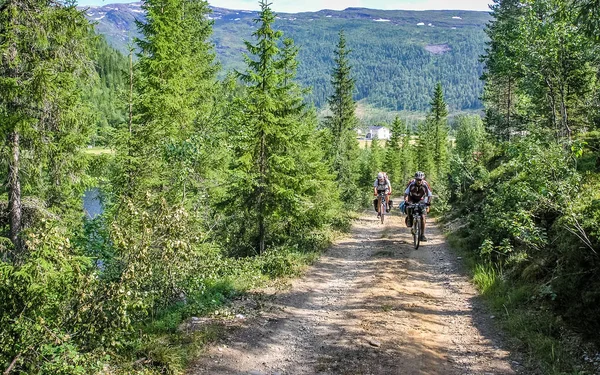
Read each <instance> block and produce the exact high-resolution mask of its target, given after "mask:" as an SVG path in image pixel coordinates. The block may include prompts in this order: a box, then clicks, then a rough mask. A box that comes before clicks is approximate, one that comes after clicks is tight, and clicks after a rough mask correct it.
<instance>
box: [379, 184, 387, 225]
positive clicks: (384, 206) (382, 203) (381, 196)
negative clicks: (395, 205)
mask: <svg viewBox="0 0 600 375" xmlns="http://www.w3.org/2000/svg"><path fill="white" fill-rule="evenodd" d="M385 196H386V192H385V191H382V192H379V193H378V194H377V202H378V203H379V218H380V219H381V224H383V218H384V216H385V214H386V212H387V204H386V203H385Z"/></svg>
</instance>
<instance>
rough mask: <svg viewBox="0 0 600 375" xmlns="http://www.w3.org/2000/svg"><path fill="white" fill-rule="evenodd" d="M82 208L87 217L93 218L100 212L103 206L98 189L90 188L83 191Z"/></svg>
mask: <svg viewBox="0 0 600 375" xmlns="http://www.w3.org/2000/svg"><path fill="white" fill-rule="evenodd" d="M83 210H84V211H85V216H86V217H87V218H88V219H93V218H95V217H96V216H98V215H100V214H102V212H103V211H104V207H102V201H101V200H100V189H98V188H91V189H88V190H86V191H85V193H84V194H83Z"/></svg>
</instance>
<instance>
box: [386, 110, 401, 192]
mask: <svg viewBox="0 0 600 375" xmlns="http://www.w3.org/2000/svg"><path fill="white" fill-rule="evenodd" d="M405 129H406V125H405V124H404V122H403V121H402V120H400V118H399V117H398V116H396V118H395V119H394V121H393V122H392V126H391V132H392V135H391V136H390V139H389V141H388V142H387V143H386V147H385V149H386V154H385V167H384V169H385V170H386V171H387V173H388V176H389V177H390V182H391V183H392V185H396V184H402V183H403V182H404V181H405V180H404V177H403V176H401V172H400V171H401V169H400V167H401V164H402V159H401V158H402V146H401V144H400V142H401V140H402V137H403V132H404V131H405Z"/></svg>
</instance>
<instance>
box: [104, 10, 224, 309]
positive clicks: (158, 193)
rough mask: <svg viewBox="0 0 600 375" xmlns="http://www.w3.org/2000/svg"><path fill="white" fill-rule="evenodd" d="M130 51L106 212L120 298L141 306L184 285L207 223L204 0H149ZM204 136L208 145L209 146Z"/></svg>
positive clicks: (164, 299)
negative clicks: (122, 292) (134, 49)
mask: <svg viewBox="0 0 600 375" xmlns="http://www.w3.org/2000/svg"><path fill="white" fill-rule="evenodd" d="M142 8H143V9H144V10H145V11H146V20H145V22H144V23H138V26H139V29H140V32H141V34H142V36H143V38H142V39H139V40H137V43H138V47H139V53H138V60H137V62H136V63H135V64H134V63H133V58H132V57H133V56H130V74H129V77H128V78H129V79H128V81H129V82H128V84H129V92H128V99H127V102H128V103H127V107H128V111H129V113H128V121H127V123H126V124H123V126H122V127H121V129H120V130H119V135H118V142H117V145H116V151H117V152H116V168H115V170H114V174H113V176H112V179H111V182H112V191H111V193H112V194H113V196H112V199H111V203H112V205H111V206H110V207H109V210H108V213H109V215H110V217H109V219H110V222H111V237H112V238H111V241H112V242H113V243H114V247H115V249H116V253H117V256H116V258H115V259H113V262H112V263H109V262H106V263H105V264H106V267H107V268H110V267H114V269H111V270H112V271H114V273H115V274H117V275H118V278H119V280H118V282H120V283H122V284H123V288H122V289H123V290H126V291H127V292H131V293H130V294H127V297H123V300H124V301H126V302H127V304H129V306H131V308H132V309H134V308H135V310H136V311H137V312H139V313H140V314H143V313H144V312H145V311H147V310H148V309H152V308H158V307H160V306H164V305H165V304H168V303H170V302H171V301H172V300H173V299H174V298H180V297H181V295H182V294H185V291H184V290H183V282H184V280H189V277H190V275H191V273H192V272H193V269H194V267H196V263H195V262H194V261H195V260H196V259H197V258H198V257H197V254H196V253H195V252H196V251H198V249H200V248H201V243H200V236H201V235H202V233H203V230H204V228H205V226H204V222H203V217H202V213H203V212H204V207H202V206H201V204H200V200H201V199H202V198H201V196H202V189H203V188H205V187H204V186H203V185H202V183H203V182H204V181H206V170H207V169H208V168H209V167H207V165H206V164H207V163H208V162H209V161H210V160H212V159H211V158H212V156H211V152H209V150H207V147H210V144H211V142H210V141H207V142H204V139H205V134H206V133H207V132H210V128H211V127H212V125H213V124H214V120H213V119H212V117H213V116H212V113H213V109H214V107H215V101H214V95H213V93H214V90H215V88H216V87H218V85H216V78H215V75H216V71H217V68H218V66H217V65H216V64H215V62H214V52H213V46H212V44H211V43H210V42H209V41H208V38H209V37H210V34H211V32H212V21H210V19H209V17H208V14H209V12H210V9H209V8H208V4H207V2H206V1H204V0H165V1H162V0H147V1H145V2H144V3H143V5H142ZM207 144H208V146H207Z"/></svg>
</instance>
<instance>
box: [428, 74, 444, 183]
mask: <svg viewBox="0 0 600 375" xmlns="http://www.w3.org/2000/svg"><path fill="white" fill-rule="evenodd" d="M447 118H448V106H447V105H446V102H445V101H444V93H443V91H442V84H441V83H439V82H438V84H437V85H436V86H435V90H434V93H433V98H432V100H431V110H430V112H429V114H428V115H427V119H426V122H428V123H429V124H430V126H429V128H430V131H431V133H430V134H429V136H430V137H432V141H431V144H432V145H433V162H434V164H435V170H434V172H435V177H436V178H438V179H441V178H442V176H443V174H444V172H445V171H446V169H447V164H448V131H449V129H448V121H447Z"/></svg>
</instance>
